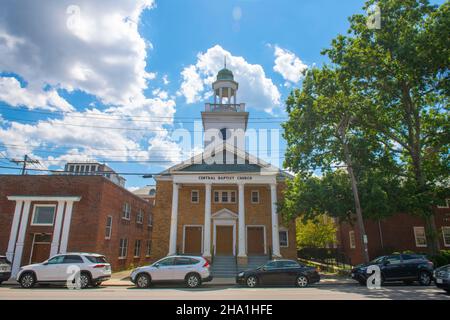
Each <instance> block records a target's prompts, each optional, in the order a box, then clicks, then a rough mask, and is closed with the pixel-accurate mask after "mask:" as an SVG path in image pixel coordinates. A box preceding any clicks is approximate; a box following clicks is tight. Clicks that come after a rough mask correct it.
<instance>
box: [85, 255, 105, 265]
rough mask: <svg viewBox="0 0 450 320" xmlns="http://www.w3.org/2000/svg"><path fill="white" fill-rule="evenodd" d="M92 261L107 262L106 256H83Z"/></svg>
mask: <svg viewBox="0 0 450 320" xmlns="http://www.w3.org/2000/svg"><path fill="white" fill-rule="evenodd" d="M85 257H86V259H88V260H89V261H90V262H92V263H107V261H106V258H105V257H103V256H85Z"/></svg>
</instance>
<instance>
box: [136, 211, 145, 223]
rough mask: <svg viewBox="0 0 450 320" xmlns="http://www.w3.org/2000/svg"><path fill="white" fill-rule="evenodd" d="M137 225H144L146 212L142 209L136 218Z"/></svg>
mask: <svg viewBox="0 0 450 320" xmlns="http://www.w3.org/2000/svg"><path fill="white" fill-rule="evenodd" d="M136 223H139V224H142V223H144V212H143V211H142V209H139V211H138V213H137V216H136Z"/></svg>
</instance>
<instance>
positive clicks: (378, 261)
mask: <svg viewBox="0 0 450 320" xmlns="http://www.w3.org/2000/svg"><path fill="white" fill-rule="evenodd" d="M383 259H384V256H383V257H378V258H376V259H373V260H372V261H370V263H380V262H382V261H383Z"/></svg>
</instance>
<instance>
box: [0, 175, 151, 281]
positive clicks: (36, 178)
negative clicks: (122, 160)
mask: <svg viewBox="0 0 450 320" xmlns="http://www.w3.org/2000/svg"><path fill="white" fill-rule="evenodd" d="M151 210H152V205H151V203H149V202H148V201H145V200H143V199H141V198H139V197H138V196H136V195H134V194H132V193H131V192H129V191H128V190H126V189H124V188H123V187H121V186H119V185H117V184H116V183H113V182H112V181H111V180H109V179H107V178H106V177H103V176H96V175H93V176H92V175H83V176H79V175H23V176H17V175H0V226H1V228H0V253H1V254H4V253H6V255H7V257H8V258H9V259H10V260H11V261H12V262H13V271H14V272H16V271H17V270H18V268H19V266H21V265H26V264H29V263H33V262H42V261H44V260H46V259H47V258H48V257H49V256H51V255H53V254H57V253H64V252H74V251H82V252H96V253H101V254H104V255H105V256H106V257H107V259H108V261H109V262H110V263H111V265H112V268H113V270H114V271H117V270H120V269H125V268H128V267H130V266H131V265H132V264H134V265H137V264H143V263H145V262H147V261H149V256H150V250H151V232H152V226H151V224H152V212H151Z"/></svg>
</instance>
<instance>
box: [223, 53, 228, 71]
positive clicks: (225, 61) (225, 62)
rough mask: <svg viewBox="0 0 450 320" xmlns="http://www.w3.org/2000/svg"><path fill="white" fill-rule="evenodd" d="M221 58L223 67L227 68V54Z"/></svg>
mask: <svg viewBox="0 0 450 320" xmlns="http://www.w3.org/2000/svg"><path fill="white" fill-rule="evenodd" d="M223 59H224V62H223V64H224V66H225V69H226V68H227V56H224V57H223Z"/></svg>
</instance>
